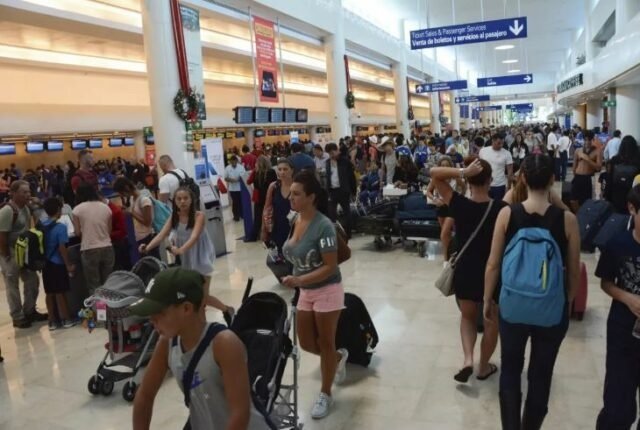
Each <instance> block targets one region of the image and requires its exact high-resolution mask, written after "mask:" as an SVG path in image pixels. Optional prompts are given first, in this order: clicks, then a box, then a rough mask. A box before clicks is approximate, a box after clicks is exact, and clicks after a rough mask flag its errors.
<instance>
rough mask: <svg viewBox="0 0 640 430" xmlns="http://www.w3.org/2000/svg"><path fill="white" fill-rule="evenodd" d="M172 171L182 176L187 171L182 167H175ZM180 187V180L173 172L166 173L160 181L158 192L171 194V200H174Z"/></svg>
mask: <svg viewBox="0 0 640 430" xmlns="http://www.w3.org/2000/svg"><path fill="white" fill-rule="evenodd" d="M172 172H175V173H176V174H177V175H178V176H180V178H184V175H185V173H184V172H183V171H182V169H173V170H172ZM178 188H180V181H179V180H178V178H176V175H174V174H172V173H169V172H167V173H165V174H164V175H162V177H161V178H160V180H159V181H158V194H169V200H173V195H174V194H175V193H176V190H177V189H178Z"/></svg>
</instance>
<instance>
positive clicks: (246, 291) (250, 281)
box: [242, 276, 253, 303]
mask: <svg viewBox="0 0 640 430" xmlns="http://www.w3.org/2000/svg"><path fill="white" fill-rule="evenodd" d="M252 286H253V276H250V277H249V279H247V286H246V287H245V289H244V295H243V296H242V303H244V302H246V301H247V299H248V298H249V296H250V295H251V287H252Z"/></svg>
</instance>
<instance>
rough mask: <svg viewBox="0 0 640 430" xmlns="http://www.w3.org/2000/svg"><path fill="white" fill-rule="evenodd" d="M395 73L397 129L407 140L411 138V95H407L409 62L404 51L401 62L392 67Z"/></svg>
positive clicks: (394, 92)
mask: <svg viewBox="0 0 640 430" xmlns="http://www.w3.org/2000/svg"><path fill="white" fill-rule="evenodd" d="M391 71H392V73H393V94H394V95H395V98H396V128H397V129H398V132H400V133H402V134H403V135H404V137H405V138H406V139H408V138H409V137H411V128H410V127H409V115H408V114H409V95H408V93H407V60H406V57H405V54H404V49H403V50H402V53H401V54H400V61H398V62H394V63H393V64H392V66H391Z"/></svg>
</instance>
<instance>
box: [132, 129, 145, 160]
mask: <svg viewBox="0 0 640 430" xmlns="http://www.w3.org/2000/svg"><path fill="white" fill-rule="evenodd" d="M133 144H134V145H135V149H136V161H138V160H144V156H145V147H144V145H145V142H144V133H143V132H142V130H140V131H136V132H135V133H133Z"/></svg>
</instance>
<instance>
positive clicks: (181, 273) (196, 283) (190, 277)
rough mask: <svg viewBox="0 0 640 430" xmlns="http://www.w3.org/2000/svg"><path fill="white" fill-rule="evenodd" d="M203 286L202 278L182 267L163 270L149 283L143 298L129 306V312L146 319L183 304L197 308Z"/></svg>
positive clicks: (201, 297)
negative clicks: (170, 307) (190, 304)
mask: <svg viewBox="0 0 640 430" xmlns="http://www.w3.org/2000/svg"><path fill="white" fill-rule="evenodd" d="M203 284H204V277H203V276H202V275H201V274H200V273H198V272H195V271H193V270H189V269H183V268H182V267H175V268H171V269H167V270H163V271H162V272H160V273H158V274H157V275H156V276H155V277H154V278H153V279H152V280H151V281H149V284H148V285H147V288H146V289H145V291H144V296H143V298H141V299H140V300H138V301H137V302H135V303H134V304H132V305H131V306H129V311H130V312H131V313H132V314H133V315H138V316H141V317H148V316H150V315H154V314H157V313H160V312H162V311H163V310H164V309H166V308H168V307H169V306H173V305H179V304H180V303H185V302H189V303H193V304H194V305H196V306H198V307H199V306H200V304H201V303H202V299H203V294H204V293H203V289H202V285H203Z"/></svg>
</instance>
